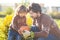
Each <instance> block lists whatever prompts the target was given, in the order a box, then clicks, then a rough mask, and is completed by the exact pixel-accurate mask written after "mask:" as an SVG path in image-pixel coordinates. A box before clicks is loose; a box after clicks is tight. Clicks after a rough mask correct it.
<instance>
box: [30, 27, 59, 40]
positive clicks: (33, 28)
mask: <svg viewBox="0 0 60 40" xmlns="http://www.w3.org/2000/svg"><path fill="white" fill-rule="evenodd" d="M31 31H33V32H39V31H40V30H39V29H38V27H36V26H32V27H31ZM34 40H60V38H58V37H56V36H55V35H52V34H49V35H48V37H47V38H44V37H42V38H41V37H39V38H34Z"/></svg>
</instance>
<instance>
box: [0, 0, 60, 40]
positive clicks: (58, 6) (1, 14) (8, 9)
mask: <svg viewBox="0 0 60 40" xmlns="http://www.w3.org/2000/svg"><path fill="white" fill-rule="evenodd" d="M33 2H34V3H39V4H40V6H41V8H42V13H45V14H47V15H49V16H51V17H52V18H53V19H54V21H55V22H56V23H57V25H58V28H59V29H60V0H0V40H7V39H8V31H9V26H10V23H11V21H12V18H13V16H14V12H15V9H16V8H17V6H19V5H25V6H26V7H27V8H28V6H29V5H31V4H32V3H33ZM27 24H28V25H29V26H31V24H32V19H31V17H30V15H29V13H28V14H27Z"/></svg>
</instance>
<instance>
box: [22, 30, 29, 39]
mask: <svg viewBox="0 0 60 40" xmlns="http://www.w3.org/2000/svg"><path fill="white" fill-rule="evenodd" d="M29 36H30V31H27V30H25V31H24V32H23V37H24V38H25V39H26V38H28V37H29Z"/></svg>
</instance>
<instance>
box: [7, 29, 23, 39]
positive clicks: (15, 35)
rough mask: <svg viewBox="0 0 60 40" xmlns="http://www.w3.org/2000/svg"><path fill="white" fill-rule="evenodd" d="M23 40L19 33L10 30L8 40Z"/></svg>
mask: <svg viewBox="0 0 60 40" xmlns="http://www.w3.org/2000/svg"><path fill="white" fill-rule="evenodd" d="M21 39H22V37H21V35H20V34H19V33H18V32H16V31H14V30H12V29H10V30H9V32H8V40H21Z"/></svg>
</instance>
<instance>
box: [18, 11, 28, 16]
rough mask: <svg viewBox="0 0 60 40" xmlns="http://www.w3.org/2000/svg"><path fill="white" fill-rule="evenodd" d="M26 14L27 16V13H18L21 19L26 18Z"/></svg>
mask: <svg viewBox="0 0 60 40" xmlns="http://www.w3.org/2000/svg"><path fill="white" fill-rule="evenodd" d="M26 14H27V12H21V13H19V16H20V17H23V16H26Z"/></svg>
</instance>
